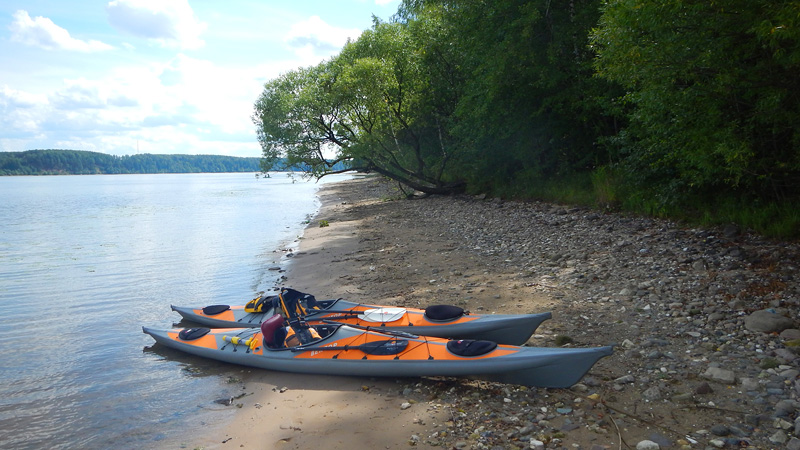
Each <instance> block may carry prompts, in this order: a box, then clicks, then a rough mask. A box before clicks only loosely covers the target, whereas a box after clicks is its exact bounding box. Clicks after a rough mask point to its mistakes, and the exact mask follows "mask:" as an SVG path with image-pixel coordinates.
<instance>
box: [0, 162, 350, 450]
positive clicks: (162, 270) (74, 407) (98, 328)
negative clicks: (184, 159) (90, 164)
mask: <svg viewBox="0 0 800 450" xmlns="http://www.w3.org/2000/svg"><path fill="white" fill-rule="evenodd" d="M345 177H346V176H339V177H326V178H325V179H323V182H330V181H336V180H341V179H344V178H345ZM319 186H320V184H316V183H314V182H304V181H301V180H297V181H293V179H292V178H289V177H287V175H286V174H279V173H276V174H273V175H272V177H271V178H260V179H257V178H256V177H255V176H254V174H252V173H246V174H242V173H239V174H176V175H172V174H170V175H89V176H51V177H0V311H1V312H2V313H1V314H0V357H2V363H0V370H1V371H2V378H1V379H2V383H0V448H14V449H38V448H98V449H99V448H167V447H169V448H176V443H178V442H181V441H180V439H181V437H182V435H183V436H186V435H188V434H190V433H191V432H192V431H194V430H196V429H197V427H199V426H203V424H206V423H208V421H210V420H215V418H216V417H218V416H219V414H220V413H219V411H218V410H219V409H221V408H224V407H222V406H221V405H216V404H215V403H214V402H213V400H214V399H216V398H221V397H226V396H228V395H235V394H236V392H230V391H231V390H232V389H241V387H240V386H239V385H237V384H234V383H229V382H228V380H227V376H226V375H224V371H223V370H214V369H213V367H214V366H213V364H209V365H199V366H198V365H197V364H192V363H193V362H194V360H193V359H191V358H184V357H182V355H179V354H175V353H167V352H166V351H161V352H156V351H152V350H149V349H148V347H149V346H151V345H152V344H153V341H152V339H151V338H150V337H149V336H146V335H144V334H143V333H142V330H141V327H142V325H153V326H162V327H169V326H171V325H172V324H173V322H177V321H178V320H179V319H180V316H178V315H177V314H176V313H173V312H172V311H170V308H169V306H170V304H178V305H201V306H202V305H207V304H214V303H224V304H241V303H243V302H245V301H247V300H249V299H251V298H253V297H254V296H255V295H256V294H257V293H258V292H259V291H263V290H269V289H271V288H273V287H275V286H277V285H279V284H278V277H279V276H280V273H278V272H277V271H275V270H270V268H273V269H274V267H275V266H277V265H278V264H279V263H281V258H282V255H283V253H282V252H281V251H280V250H281V249H284V248H286V247H287V245H291V244H292V242H294V241H296V238H297V236H298V235H300V234H302V230H303V228H304V227H305V224H304V222H305V221H307V220H308V218H309V217H310V216H311V215H312V214H313V213H315V211H316V210H317V208H318V206H319V204H318V200H317V198H316V191H317V189H318V188H319ZM215 406H216V408H215Z"/></svg>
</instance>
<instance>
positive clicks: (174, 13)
mask: <svg viewBox="0 0 800 450" xmlns="http://www.w3.org/2000/svg"><path fill="white" fill-rule="evenodd" d="M106 11H107V12H108V19H109V22H111V24H112V25H114V26H115V27H117V28H118V29H120V30H122V31H125V32H127V33H130V34H132V35H134V36H138V37H141V38H145V39H149V40H152V41H154V42H157V43H159V44H160V45H162V46H163V47H178V48H184V49H196V48H200V47H203V46H204V45H205V42H204V41H203V40H202V39H200V35H201V34H202V33H203V31H205V29H206V24H205V23H203V22H200V21H199V20H198V19H197V17H195V14H194V12H193V11H192V8H191V6H189V2H188V1H187V0H112V1H110V2H108V5H107V6H106Z"/></svg>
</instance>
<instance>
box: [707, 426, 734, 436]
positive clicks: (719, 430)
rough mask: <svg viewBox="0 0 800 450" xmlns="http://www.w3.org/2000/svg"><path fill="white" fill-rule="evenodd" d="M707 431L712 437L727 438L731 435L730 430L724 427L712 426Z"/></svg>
mask: <svg viewBox="0 0 800 450" xmlns="http://www.w3.org/2000/svg"><path fill="white" fill-rule="evenodd" d="M709 431H711V434H713V435H714V436H727V435H729V434H731V430H730V428H728V427H727V426H725V425H714V426H713V427H711V429H710V430H709Z"/></svg>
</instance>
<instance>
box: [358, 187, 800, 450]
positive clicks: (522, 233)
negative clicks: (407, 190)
mask: <svg viewBox="0 0 800 450" xmlns="http://www.w3.org/2000/svg"><path fill="white" fill-rule="evenodd" d="M390 203H392V205H390V206H389V207H387V208H389V209H386V210H382V211H391V213H390V214H389V215H384V216H382V217H379V218H377V219H376V220H382V221H386V220H390V221H392V225H393V226H396V227H398V228H408V229H416V230H421V233H422V234H421V235H420V236H425V237H426V238H427V237H430V241H429V242H432V243H435V245H436V246H438V245H440V244H441V245H442V246H444V247H443V248H446V249H447V250H446V252H454V254H456V252H460V253H458V255H459V257H460V258H462V259H464V258H472V257H474V258H475V260H477V261H481V265H483V264H485V267H488V268H485V267H480V268H477V269H474V270H482V271H484V273H492V274H495V273H496V274H498V280H499V277H500V276H501V275H502V276H503V277H504V278H503V280H502V281H503V282H505V283H506V285H509V286H513V288H511V290H510V291H509V292H508V295H507V293H506V292H505V291H504V292H502V293H501V294H502V296H503V298H504V299H505V298H509V297H510V298H513V297H523V296H534V297H540V298H543V299H545V303H543V304H547V305H551V307H553V308H554V309H555V313H554V316H553V319H552V320H551V321H548V322H547V329H546V330H540V331H537V333H539V334H537V338H535V341H534V342H535V343H536V345H544V346H552V344H551V342H550V340H552V337H553V336H555V335H556V334H562V335H569V336H570V337H571V338H573V339H574V344H573V345H575V346H592V345H598V344H601V343H613V342H616V343H618V344H619V345H618V346H617V348H616V350H615V355H614V356H612V357H611V358H606V359H605V360H601V362H600V363H599V366H600V369H599V370H597V371H596V370H595V369H593V370H592V373H590V375H589V376H587V377H585V378H584V379H583V380H582V381H581V384H582V386H581V388H580V389H584V391H579V390H578V389H577V388H576V390H575V391H568V390H565V392H567V393H569V394H571V396H570V397H568V398H567V397H564V396H561V397H562V398H563V400H562V402H561V404H560V405H558V406H556V404H557V403H556V402H555V401H554V399H556V398H558V397H559V396H560V394H558V392H559V390H555V391H553V393H549V394H545V393H548V392H550V390H539V389H537V390H531V391H530V392H529V393H527V394H526V395H524V396H515V395H504V394H500V395H499V396H496V395H494V396H493V395H491V394H488V392H487V393H485V394H483V393H482V394H481V395H480V397H479V398H474V399H470V401H469V402H466V401H465V400H451V401H453V402H461V403H458V406H457V407H453V410H454V411H459V410H463V411H464V413H463V414H465V421H466V423H481V424H484V423H485V426H486V427H487V428H486V430H485V431H491V429H492V428H491V427H492V425H493V424H500V425H498V426H500V427H505V428H499V429H498V432H495V433H493V434H492V435H491V436H490V435H485V436H482V435H480V434H478V435H477V436H478V441H472V440H470V439H467V436H469V434H471V433H472V428H470V430H469V432H467V430H466V429H465V430H464V432H461V431H459V429H458V427H455V426H454V427H453V429H452V433H450V434H448V438H449V439H450V440H449V441H448V442H447V444H446V445H442V447H444V448H452V447H454V446H455V447H456V448H487V449H489V448H493V447H496V446H499V447H505V448H508V447H509V446H511V445H513V444H511V443H510V442H503V441H499V440H498V439H499V436H506V435H507V434H506V433H507V432H508V431H509V430H507V429H506V428H508V427H509V426H511V427H514V426H516V428H515V430H514V431H515V432H517V431H518V430H520V429H522V428H523V427H524V426H527V425H523V423H524V422H525V421H528V422H530V423H531V425H530V426H529V428H528V429H527V430H526V431H527V432H528V433H527V434H528V435H530V436H534V437H535V436H536V434H537V433H542V435H547V430H552V429H556V428H560V427H561V425H560V424H561V423H562V422H559V421H563V420H564V418H567V417H568V418H571V419H572V422H571V423H572V424H581V425H585V426H589V427H593V428H591V429H593V430H605V432H606V433H608V432H609V430H612V433H613V426H611V424H610V423H606V424H605V425H599V424H600V423H602V421H598V420H597V419H596V418H597V417H598V415H603V414H605V413H606V412H607V410H605V409H604V406H603V404H604V402H606V401H608V402H609V404H610V405H616V406H622V407H623V408H627V407H629V406H631V405H629V404H622V405H620V404H619V403H615V402H622V401H623V400H622V399H627V398H630V397H631V394H633V396H634V400H633V401H638V400H639V396H638V395H637V392H640V393H641V394H640V395H641V396H642V397H645V398H647V399H650V403H649V404H648V407H651V406H656V405H657V406H658V407H663V408H667V409H665V411H667V410H668V409H669V408H673V409H672V412H673V413H675V412H678V414H679V415H680V414H681V412H680V411H685V409H683V408H685V404H686V403H691V402H702V404H704V405H708V406H712V405H717V406H719V408H720V410H736V411H742V412H744V414H743V415H742V416H741V418H740V419H738V420H741V421H742V423H740V424H722V423H714V422H713V421H712V420H718V421H720V420H721V419H720V418H719V417H717V418H716V419H710V420H706V421H704V422H703V424H702V426H703V427H707V428H708V429H709V430H713V431H721V430H722V428H714V427H715V426H719V427H726V428H727V429H728V432H729V434H727V435H717V434H715V433H713V432H709V433H708V434H707V435H706V437H708V438H710V439H709V440H708V441H706V442H707V444H705V445H707V446H710V447H716V448H724V447H726V446H728V447H732V446H734V445H735V443H737V444H736V445H739V444H742V443H748V445H750V446H753V447H758V448H768V447H774V446H775V445H785V446H786V447H789V446H792V445H795V446H797V447H799V448H794V449H793V450H800V442H797V441H800V423H797V422H795V420H794V419H795V418H796V416H797V414H798V413H797V411H798V409H800V408H797V404H796V402H797V401H798V399H800V323H799V322H798V319H799V318H800V275H798V273H800V263H799V262H800V243H793V242H778V241H771V240H767V239H762V238H759V237H758V236H755V235H752V234H751V233H749V232H748V231H747V230H743V229H739V228H738V227H721V228H719V229H714V228H687V227H684V226H682V225H680V224H677V223H674V222H670V221H665V220H659V219H651V218H640V217H632V216H623V215H619V214H614V213H604V212H597V211H591V210H588V209H585V208H578V207H571V206H562V205H554V204H548V203H543V202H537V201H531V202H514V201H502V202H495V201H491V200H489V199H487V200H483V199H476V198H473V197H465V196H463V197H462V196H449V197H437V196H432V197H428V198H425V199H418V200H414V201H398V202H390ZM368 244H369V242H366V243H365V245H368ZM377 250H379V249H377ZM377 250H376V251H377ZM401 250H402V248H401V247H399V246H398V247H395V250H394V251H393V252H394V253H396V252H399V251H401ZM389 263H390V261H389V260H387V265H388V264H389ZM452 264H453V266H454V267H453V269H451V271H453V270H458V271H459V276H448V275H447V269H441V270H440V272H439V273H437V274H436V275H435V277H434V278H436V279H437V282H436V284H432V285H430V284H428V283H427V281H428V280H429V278H428V277H425V278H423V279H422V281H421V283H422V284H424V289H425V292H424V294H423V293H421V292H416V293H415V295H414V296H410V295H409V296H407V298H406V299H405V301H408V306H418V305H421V304H423V303H425V302H428V301H429V300H430V301H436V302H441V303H458V302H462V301H463V302H464V303H463V304H465V305H466V302H475V297H477V296H478V295H481V292H483V294H482V296H483V297H485V298H487V299H490V298H495V297H496V296H497V295H498V293H497V292H492V290H493V289H495V286H492V285H491V284H488V283H487V284H483V285H477V284H476V285H471V284H470V283H471V278H470V276H469V274H470V271H471V270H473V269H471V268H469V267H464V265H463V264H462V265H461V266H459V260H457V259H453V260H452ZM398 267H399V266H398ZM399 269H401V267H399ZM399 269H398V270H399ZM486 271H489V272H486ZM376 273H377V274H381V273H383V272H381V271H376ZM427 273H430V271H428V272H427ZM369 281H370V282H372V281H373V280H369ZM372 287H373V286H372V285H369V284H367V283H366V282H365V283H364V284H363V285H362V286H360V288H361V289H362V290H364V291H370V292H371V291H372V289H371V288H372ZM484 291H485V292H484ZM416 294H423V295H416ZM392 295H397V294H395V293H392ZM493 296H494V297H493ZM422 297H425V298H424V299H423V298H422ZM547 302H549V303H547ZM510 305H513V303H510ZM468 306H469V307H470V308H471V309H473V310H476V311H480V310H481V309H480V307H481V306H482V305H480V304H470V305H468ZM495 307H496V306H495ZM489 308H490V306H489V305H487V306H486V309H487V310H489ZM512 308H513V306H509V307H506V309H507V310H506V311H500V310H498V311H497V312H498V313H506V312H509V311H508V310H510V311H513V309H512ZM754 309H755V311H754ZM520 312H528V311H520ZM531 312H533V311H531ZM537 312H538V311H537ZM556 313H557V314H556ZM795 342H796V344H794V343H795ZM528 345H531V344H530V343H529V344H528ZM781 366H784V367H781ZM737 381H738V383H737ZM634 383H635V384H636V390H633V389H632V385H633V384H634ZM480 392H483V391H480ZM575 392H586V394H581V395H585V398H588V399H593V400H591V401H585V404H589V403H591V407H588V405H587V407H585V409H586V412H585V415H579V414H577V409H576V410H574V411H573V412H572V414H570V415H569V416H565V415H564V414H562V413H561V412H560V411H559V408H565V407H564V406H563V405H565V404H573V405H574V403H572V400H573V398H574V396H575ZM598 393H599V394H598ZM645 393H647V394H645ZM548 395H549V396H550V398H549V399H548ZM613 396H617V397H619V400H609V398H610V397H613ZM504 398H508V399H511V400H512V402H511V403H510V404H507V403H506V404H504V403H503V399H504ZM656 399H658V402H656V401H655V400H656ZM478 400H482V402H479V401H478ZM436 402H441V403H444V402H445V401H444V400H442V399H440V398H438V397H437V400H436ZM464 402H466V403H464ZM793 402H794V403H793ZM498 403H499V405H500V406H499V407H497V404H498ZM492 405H495V406H492ZM504 405H508V407H504ZM548 406H549V409H547V408H546V407H548ZM714 407H715V406H714ZM792 407H794V408H795V409H794V411H792ZM541 408H545V409H544V410H543V411H541V410H540V409H541ZM580 409H584V406H581V408H580ZM525 410H527V411H528V412H524V411H525ZM510 411H516V412H517V414H516V415H518V416H519V418H520V420H521V421H522V422H520V423H519V424H518V425H509V423H508V422H507V421H504V420H503V417H505V416H508V415H509V414H508V413H507V412H510ZM790 411H791V412H790ZM492 414H494V415H492ZM667 414H669V412H668V411H667ZM667 414H665V416H666V417H668V415H667ZM693 414H695V415H696V416H697V417H698V418H700V419H701V420H702V418H703V416H704V412H702V411H699V412H695V413H693ZM708 416H709V418H711V417H712V416H713V414H711V413H710V414H708ZM466 418H471V420H470V421H467V419H466ZM776 419H781V420H783V422H779V423H778V425H779V426H780V427H781V428H780V429H778V428H775V427H774V425H775V422H774V420H776ZM787 419H788V420H787ZM633 422H634V423H630V422H629V423H628V426H633V425H635V421H633ZM784 422H785V423H784ZM455 423H456V424H457V423H459V417H458V415H457V414H456V417H455ZM551 423H552V425H553V427H555V428H551V427H550V425H551ZM557 424H559V425H557ZM787 425H788V427H787ZM784 427H785V428H784ZM753 429H755V430H756V431H752V430H753ZM500 430H502V431H500ZM597 432H598V433H601V431H597ZM464 433H466V434H464ZM565 434H566V435H565V437H563V438H558V439H553V440H552V441H548V443H547V446H546V447H547V448H550V447H551V446H552V448H562V447H564V448H570V447H572V448H576V447H575V446H574V445H573V443H572V442H571V441H570V436H571V435H572V434H576V433H575V432H572V433H570V432H565ZM517 436H524V437H525V438H526V439H527V438H528V436H527V435H526V434H522V435H520V434H517ZM610 436H611V435H610V434H609V437H610ZM687 439H688V438H687ZM562 440H563V442H562ZM704 440H705V439H701V441H704ZM534 441H536V442H537V443H536V444H535V445H534ZM523 442H528V441H527V440H524V441H520V443H523ZM542 442H543V441H542V440H539V439H535V438H531V440H530V443H529V447H530V448H541V449H543V448H545V446H544V444H543V443H542ZM642 442H645V441H642ZM649 442H653V443H656V441H654V440H649ZM687 442H689V444H687V445H691V446H692V447H697V446H698V444H696V443H692V442H691V441H687ZM582 444H586V443H582ZM523 445H524V444H523ZM656 445H657V443H656ZM699 445H700V448H702V445H704V444H699ZM676 446H677V447H683V444H680V443H678V442H676V443H673V444H672V446H671V448H675V447H676ZM590 447H592V445H588V446H582V447H581V448H586V449H588V448H590ZM666 447H667V446H664V448H666ZM638 449H639V445H638V444H637V450H638ZM596 450H599V449H596Z"/></svg>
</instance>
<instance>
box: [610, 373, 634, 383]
mask: <svg viewBox="0 0 800 450" xmlns="http://www.w3.org/2000/svg"><path fill="white" fill-rule="evenodd" d="M634 380H635V378H634V377H633V375H623V376H621V377H619V378H617V379H616V380H614V383H616V384H628V383H633V382H634Z"/></svg>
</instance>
